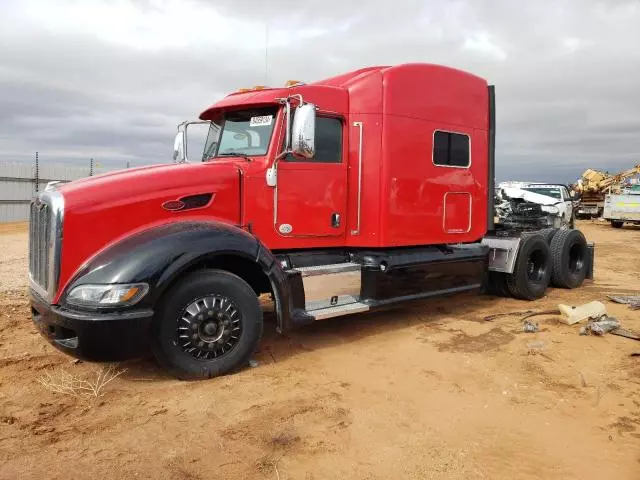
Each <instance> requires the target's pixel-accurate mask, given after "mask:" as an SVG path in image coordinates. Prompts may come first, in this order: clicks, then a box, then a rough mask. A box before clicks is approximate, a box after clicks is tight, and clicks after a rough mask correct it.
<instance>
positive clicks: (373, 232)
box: [30, 64, 592, 378]
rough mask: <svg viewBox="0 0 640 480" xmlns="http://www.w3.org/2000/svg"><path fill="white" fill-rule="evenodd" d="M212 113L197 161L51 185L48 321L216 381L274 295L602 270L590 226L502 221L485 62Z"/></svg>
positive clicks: (295, 318) (306, 299) (322, 314)
mask: <svg viewBox="0 0 640 480" xmlns="http://www.w3.org/2000/svg"><path fill="white" fill-rule="evenodd" d="M200 121H201V122H207V123H208V124H209V135H208V137H207V140H206V143H205V148H204V151H203V153H202V158H199V159H198V160H202V161H198V162H193V161H189V160H188V158H187V156H188V152H187V151H186V145H187V142H186V136H187V131H188V127H189V125H190V123H188V122H187V123H184V124H181V125H180V126H179V130H178V134H177V136H176V143H175V152H174V159H175V160H176V162H177V163H178V164H175V165H156V166H149V167H141V168H137V169H131V170H127V171H121V172H114V173H108V174H105V175H101V176H98V177H92V178H89V179H83V180H79V181H75V182H71V183H69V184H65V185H56V186H53V187H52V188H50V189H47V191H45V192H43V193H42V194H41V195H40V196H39V197H38V198H37V199H35V201H34V202H33V204H32V207H31V224H30V284H31V298H32V313H33V320H34V322H35V324H36V325H37V326H38V328H39V329H40V331H41V332H42V333H43V335H45V336H46V337H47V338H48V339H49V341H50V342H51V343H52V344H54V345H55V346H56V347H57V348H59V349H61V350H63V351H65V352H67V353H69V354H72V355H75V356H77V357H80V358H85V359H89V360H118V359H125V358H131V357H135V356H139V355H141V354H143V353H144V352H145V351H147V350H148V349H151V350H152V351H153V353H154V355H155V357H156V358H157V360H158V362H159V363H160V364H161V365H162V366H163V367H164V368H166V369H167V370H168V371H169V372H170V373H171V374H173V375H175V376H176V377H179V378H207V377H212V376H216V375H219V374H224V373H227V372H230V371H233V370H236V369H238V368H240V367H242V366H244V365H246V364H247V361H248V359H249V357H250V355H251V354H252V352H253V351H254V349H255V347H256V345H257V342H258V341H259V339H260V336H261V333H262V328H263V314H262V310H261V307H260V303H259V301H258V296H259V295H261V294H265V293H267V294H271V295H272V296H273V299H274V304H275V313H276V322H277V329H278V330H279V331H285V330H287V329H291V328H294V327H298V326H302V325H305V324H308V323H311V322H314V321H317V320H322V319H326V318H331V317H336V316H341V315H346V314H351V313H358V312H364V311H367V310H370V309H373V308H377V307H381V306H384V305H388V304H390V303H394V302H400V301H407V300H413V299H417V298H425V297H432V296H439V295H444V294H451V293H458V292H465V291H480V290H481V289H491V290H492V291H494V292H499V293H502V294H509V295H513V296H516V297H518V298H522V299H530V300H531V299H535V298H539V297H540V296H542V295H543V294H544V292H545V290H546V288H547V286H548V285H549V283H550V282H553V283H554V284H555V285H557V286H562V287H568V288H574V287H577V286H579V285H580V284H582V281H583V280H584V278H585V277H587V276H588V275H589V272H590V269H591V265H592V262H591V256H590V252H591V251H590V250H589V249H588V248H587V244H586V240H585V238H584V236H583V235H582V234H581V233H580V232H578V231H575V230H566V231H557V230H550V231H543V232H540V233H531V232H527V233H526V234H524V233H522V232H504V231H502V232H497V231H495V228H494V225H493V195H492V194H490V192H493V190H494V179H493V177H494V143H495V142H494V140H495V115H494V97H493V87H491V86H488V85H487V83H486V81H484V80H483V79H481V78H479V77H476V76H474V75H471V74H468V73H465V72H461V71H459V70H455V69H451V68H447V67H442V66H437V65H430V64H408V65H399V66H394V67H370V68H365V69H361V70H357V71H354V72H350V73H347V74H344V75H340V76H337V77H333V78H330V79H327V80H324V81H321V82H317V83H313V84H309V85H304V84H299V83H296V84H294V85H292V86H290V87H287V88H283V89H254V90H250V91H243V92H239V93H235V94H231V95H229V96H227V97H226V98H224V99H222V100H221V101H219V102H218V103H216V104H214V105H213V106H211V107H210V108H208V109H206V110H205V111H204V112H203V113H202V114H201V115H200ZM552 253H553V258H552ZM320 284H321V285H320ZM321 287H324V288H321Z"/></svg>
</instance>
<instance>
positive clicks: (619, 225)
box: [611, 220, 624, 228]
mask: <svg viewBox="0 0 640 480" xmlns="http://www.w3.org/2000/svg"><path fill="white" fill-rule="evenodd" d="M623 225H624V222H621V221H620V220H611V226H612V227H613V228H622V226H623Z"/></svg>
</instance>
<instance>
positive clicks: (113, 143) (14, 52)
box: [0, 0, 640, 181]
mask: <svg viewBox="0 0 640 480" xmlns="http://www.w3.org/2000/svg"><path fill="white" fill-rule="evenodd" d="M0 1H1V2H2V4H3V5H2V9H3V10H2V11H3V15H2V17H1V18H0V44H1V45H2V46H3V48H0V125H2V128H1V129H0V160H25V161H28V160H30V159H31V158H32V157H33V153H34V152H35V151H36V150H38V151H39V152H40V158H41V159H43V161H50V162H59V161H68V162H75V163H78V162H85V161H87V159H88V158H89V157H94V158H98V159H99V160H100V161H101V163H102V164H103V165H106V166H112V167H115V166H122V165H123V162H125V161H127V160H129V161H131V162H133V163H134V164H142V163H155V162H166V161H169V159H170V155H171V147H172V137H173V133H174V131H175V126H176V125H177V124H178V123H179V122H180V121H182V120H184V119H188V118H195V117H197V115H198V114H199V113H200V111H201V110H203V109H204V108H206V107H207V106H208V105H210V104H211V103H213V102H215V101H216V100H218V99H220V98H221V97H223V96H224V95H225V94H226V93H228V92H231V91H234V90H237V89H238V88H240V87H247V86H252V85H259V84H265V83H267V84H269V85H283V84H284V82H285V81H286V80H288V79H292V78H293V79H299V80H305V81H313V80H318V79H322V78H325V77H329V76H332V75H335V74H339V73H343V72H345V71H348V70H351V69H355V68H359V67H362V66H367V65H380V64H397V63H402V62H415V61H421V62H431V63H443V64H446V65H450V66H453V67H457V68H461V69H464V70H468V71H471V72H473V73H476V74H478V75H480V76H483V77H485V78H487V79H488V81H489V82H490V83H492V84H495V85H496V90H497V107H498V137H497V162H498V177H499V179H507V178H524V177H531V176H535V177H536V178H535V179H536V180H543V181H544V180H554V181H570V180H573V179H574V178H575V176H577V175H578V174H579V173H581V171H582V170H584V169H585V168H587V167H596V168H608V169H610V170H616V169H622V168H626V167H627V166H629V165H630V164H632V163H637V162H638V161H640V155H639V152H640V132H639V131H638V130H639V128H640V94H638V93H637V84H638V83H640V52H639V51H638V49H637V46H638V45H639V44H640V29H638V28H636V25H637V24H638V23H640V2H638V1H622V0H616V1H596V0H560V1H552V0H541V1H540V2H533V3H532V2H528V3H523V2H512V1H509V0H430V1H427V2H422V1H417V0H415V1H409V0H395V1H394V2H391V3H390V2H383V1H381V0H371V1H368V2H357V3H355V2H353V3H348V2H344V1H338V0H322V1H321V0H308V1H305V2H300V1H291V0H272V1H270V2H257V1H247V0H233V1H231V0H217V1H216V2H210V1H205V0H200V1H198V0H164V1H162V0H95V1H92V2H81V1H79V0H59V1H57V2H48V1H47V0H21V1H19V0H13V1H8V0H0ZM266 40H268V51H267V52H265V46H266V45H265V41H266ZM265 53H266V55H265ZM265 60H266V61H267V63H266V64H265Z"/></svg>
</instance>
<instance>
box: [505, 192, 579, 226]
mask: <svg viewBox="0 0 640 480" xmlns="http://www.w3.org/2000/svg"><path fill="white" fill-rule="evenodd" d="M498 189H501V190H502V191H503V192H504V193H505V194H506V195H507V196H508V197H510V198H521V199H523V200H525V201H527V202H531V203H537V204H539V205H541V207H542V210H543V211H545V212H547V213H549V214H551V215H553V216H555V217H557V218H558V219H559V222H558V223H559V226H560V227H561V228H573V227H574V222H575V214H576V207H575V204H574V201H576V199H575V198H573V197H572V196H571V194H570V193H569V189H568V188H567V187H566V185H560V184H550V183H529V182H502V183H500V184H499V185H498Z"/></svg>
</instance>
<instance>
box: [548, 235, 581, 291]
mask: <svg viewBox="0 0 640 480" xmlns="http://www.w3.org/2000/svg"><path fill="white" fill-rule="evenodd" d="M551 258H552V259H553V260H552V262H553V267H552V269H551V283H552V284H553V285H554V286H556V287H561V288H577V287H579V286H580V285H582V282H584V279H585V277H586V275H587V264H588V258H589V252H588V247H587V240H586V239H585V238H584V235H583V234H582V232H581V231H580V230H562V231H560V232H558V233H557V234H556V236H555V237H553V240H551Z"/></svg>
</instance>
